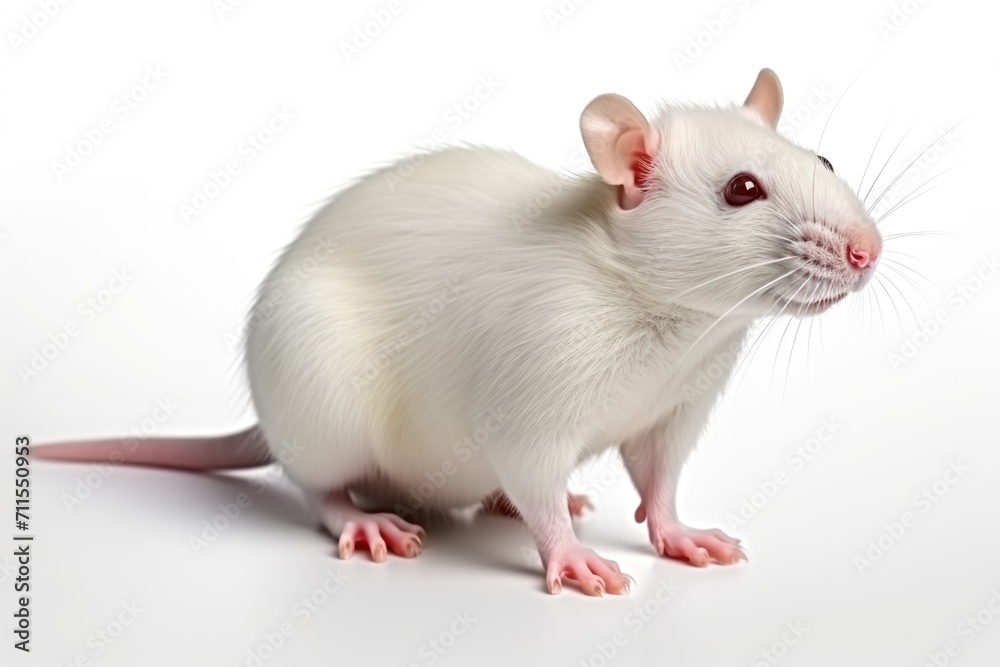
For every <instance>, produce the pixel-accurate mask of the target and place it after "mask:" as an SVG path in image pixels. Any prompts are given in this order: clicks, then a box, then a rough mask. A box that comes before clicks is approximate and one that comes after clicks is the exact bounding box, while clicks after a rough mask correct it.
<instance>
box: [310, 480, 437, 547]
mask: <svg viewBox="0 0 1000 667" xmlns="http://www.w3.org/2000/svg"><path fill="white" fill-rule="evenodd" d="M310 501H311V502H312V504H313V506H314V507H315V508H316V510H317V511H318V512H319V515H320V518H321V519H322V521H323V525H324V526H326V528H327V530H329V531H330V533H332V534H333V535H334V537H338V538H339V543H338V549H339V552H340V557H341V558H350V557H351V556H352V555H353V554H354V549H355V546H356V544H357V543H358V542H363V543H365V544H366V545H367V546H368V551H369V553H370V554H371V557H372V560H374V561H375V562H376V563H381V562H383V561H384V560H385V558H386V553H387V549H388V551H391V552H392V553H394V554H396V555H398V556H404V557H406V558H412V557H414V556H416V555H417V554H419V553H420V551H421V549H422V548H423V540H424V537H425V533H424V529H423V528H421V527H420V526H417V525H414V524H412V523H409V522H408V521H405V520H403V519H402V518H400V517H398V516H396V515H395V514H392V513H391V512H381V513H376V514H369V513H367V512H363V511H361V510H359V509H358V508H357V507H355V506H354V503H353V502H352V501H351V498H350V496H349V495H348V493H347V492H346V491H342V490H341V491H330V492H326V493H313V494H310Z"/></svg>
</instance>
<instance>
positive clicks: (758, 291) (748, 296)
mask: <svg viewBox="0 0 1000 667" xmlns="http://www.w3.org/2000/svg"><path fill="white" fill-rule="evenodd" d="M796 271H798V269H792V270H791V271H788V272H787V273H783V274H781V275H780V276H778V277H777V278H775V279H774V280H770V281H768V282H767V283H765V284H763V285H761V286H760V287H758V288H757V289H755V290H754V291H752V292H750V293H749V294H747V295H746V296H745V297H743V298H742V299H740V300H739V301H737V302H736V303H735V304H734V305H733V306H732V307H731V308H730V309H729V310H727V311H726V312H724V313H723V314H722V315H720V316H719V318H718V319H717V320H715V321H714V322H712V324H711V325H710V326H709V327H708V328H707V329H705V331H703V332H702V334H701V335H700V336H698V338H696V339H695V341H694V342H693V343H691V347H689V348H688V349H687V351H686V352H684V354H682V355H681V356H680V358H679V359H678V360H677V363H678V364H679V363H680V362H681V361H683V360H684V358H685V357H687V355H688V354H689V353H690V352H691V350H693V349H694V348H695V347H697V345H698V343H700V342H701V341H702V340H703V339H704V338H705V336H707V335H708V334H709V332H710V331H711V330H712V329H714V328H715V327H716V326H717V325H718V324H719V322H722V321H723V320H724V319H726V317H728V316H729V314H730V313H732V312H733V311H734V310H736V309H737V308H739V307H740V306H741V305H743V304H744V303H746V302H747V301H748V300H749V299H752V298H753V297H755V296H756V295H758V294H760V293H761V292H763V291H764V290H766V289H767V288H768V287H770V286H771V285H773V284H774V283H776V282H778V281H779V280H783V279H785V278H787V277H788V276H790V275H792V274H793V273H795V272H796Z"/></svg>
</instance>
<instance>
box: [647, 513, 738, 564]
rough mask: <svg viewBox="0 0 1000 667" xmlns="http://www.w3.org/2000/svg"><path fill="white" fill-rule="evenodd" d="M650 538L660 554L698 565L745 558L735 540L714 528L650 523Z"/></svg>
mask: <svg viewBox="0 0 1000 667" xmlns="http://www.w3.org/2000/svg"><path fill="white" fill-rule="evenodd" d="M649 538H650V540H651V541H652V543H653V548H654V549H656V553H657V554H659V555H660V556H664V557H666V558H676V559H678V560H686V561H688V562H689V563H691V564H692V565H695V566H697V567H705V566H706V565H708V564H709V563H718V564H720V565H732V564H733V563H737V562H739V561H741V560H746V559H747V555H746V552H745V551H743V547H741V546H740V541H739V540H738V539H736V538H735V537H730V536H729V535H726V534H725V533H724V532H722V531H721V530H718V529H715V528H711V529H708V530H698V529H695V528H688V527H687V526H685V525H683V524H679V523H666V524H663V525H650V528H649Z"/></svg>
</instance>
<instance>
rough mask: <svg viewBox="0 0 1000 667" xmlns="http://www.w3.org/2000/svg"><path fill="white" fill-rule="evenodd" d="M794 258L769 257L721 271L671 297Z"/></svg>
mask: <svg viewBox="0 0 1000 667" xmlns="http://www.w3.org/2000/svg"><path fill="white" fill-rule="evenodd" d="M794 258H795V255H786V256H785V257H779V258H778V259H769V260H767V261H764V262H758V263H756V264H751V265H750V266H744V267H743V268H742V269H736V270H735V271H730V272H729V273H723V274H722V275H721V276H716V277H715V278H712V279H710V280H706V281H705V282H703V283H701V284H699V285H695V286H694V287H690V288H688V289H686V290H684V291H683V292H681V293H680V294H675V295H674V297H673V298H675V299H676V298H679V297H682V296H684V295H685V294H690V293H691V292H693V291H695V290H696V289H700V288H702V287H704V286H705V285H710V284H711V283H714V282H715V281H717V280H722V279H723V278H728V277H729V276H734V275H736V274H737V273H742V272H744V271H750V270H751V269H756V268H759V267H761V266H767V265H768V264H777V263H778V262H783V261H785V260H786V259H794Z"/></svg>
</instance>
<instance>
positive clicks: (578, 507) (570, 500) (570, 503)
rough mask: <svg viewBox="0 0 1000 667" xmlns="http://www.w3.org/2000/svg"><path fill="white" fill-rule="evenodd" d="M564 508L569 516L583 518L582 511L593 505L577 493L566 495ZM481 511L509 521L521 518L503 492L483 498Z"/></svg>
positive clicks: (591, 508) (592, 507)
mask: <svg viewBox="0 0 1000 667" xmlns="http://www.w3.org/2000/svg"><path fill="white" fill-rule="evenodd" d="M566 506H567V507H568V508H569V514H570V516H574V517H581V516H583V511H584V510H585V509H588V510H593V509H594V505H593V504H592V503H591V502H590V498H588V497H587V496H585V495H583V494H579V493H568V494H566ZM482 509H483V512H484V513H486V514H491V515H494V516H506V517H510V518H511V519H520V518H521V514H520V513H519V512H518V511H517V508H516V507H514V503H512V502H510V499H509V498H508V497H507V494H505V493H504V492H503V491H495V492H493V493H491V494H490V495H488V496H486V497H485V498H483V504H482Z"/></svg>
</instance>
